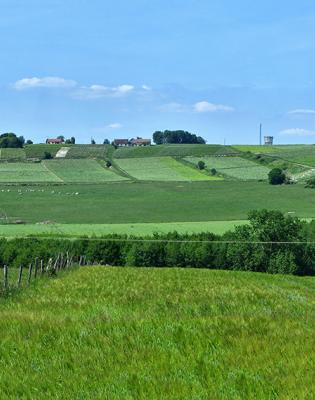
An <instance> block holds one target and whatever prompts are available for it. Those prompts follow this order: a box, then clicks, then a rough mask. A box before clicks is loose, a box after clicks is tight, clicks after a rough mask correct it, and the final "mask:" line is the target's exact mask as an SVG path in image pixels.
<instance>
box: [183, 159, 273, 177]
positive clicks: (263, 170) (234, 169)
mask: <svg viewBox="0 0 315 400" xmlns="http://www.w3.org/2000/svg"><path fill="white" fill-rule="evenodd" d="M184 159H185V160H186V161H188V162H190V163H192V164H194V165H197V163H198V161H200V160H202V161H204V163H205V164H206V168H207V169H208V170H210V169H211V168H215V169H216V170H217V171H218V172H220V173H222V174H224V175H225V176H227V177H231V178H235V179H239V180H243V181H247V180H259V179H265V180H266V179H267V178H268V172H269V168H267V167H264V166H261V165H258V164H256V163H255V162H253V161H250V160H245V159H244V158H241V157H235V156H233V157H185V158H184Z"/></svg>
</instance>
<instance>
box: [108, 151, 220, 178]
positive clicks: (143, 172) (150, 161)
mask: <svg viewBox="0 0 315 400" xmlns="http://www.w3.org/2000/svg"><path fill="white" fill-rule="evenodd" d="M116 163H117V165H118V166H119V168H121V169H122V170H123V171H125V172H127V173H128V174H129V175H131V176H133V177H134V178H136V179H138V180H148V181H178V182H180V181H206V180H218V179H220V178H217V177H212V176H210V175H207V174H205V173H202V172H200V171H199V170H197V169H196V168H190V167H189V166H186V165H183V164H182V163H180V162H178V161H176V160H175V159H174V158H172V157H152V158H149V157H147V158H125V159H117V160H116Z"/></svg>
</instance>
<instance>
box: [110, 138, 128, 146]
mask: <svg viewBox="0 0 315 400" xmlns="http://www.w3.org/2000/svg"><path fill="white" fill-rule="evenodd" d="M113 145H114V146H129V140H128V139H114V141H113Z"/></svg>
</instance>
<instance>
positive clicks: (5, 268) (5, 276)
mask: <svg viewBox="0 0 315 400" xmlns="http://www.w3.org/2000/svg"><path fill="white" fill-rule="evenodd" d="M8 287H9V283H8V266H7V265H4V266H3V289H4V290H7V289H8Z"/></svg>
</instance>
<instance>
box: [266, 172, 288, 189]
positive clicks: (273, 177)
mask: <svg viewBox="0 0 315 400" xmlns="http://www.w3.org/2000/svg"><path fill="white" fill-rule="evenodd" d="M268 179H269V183H270V184H271V185H282V184H283V183H284V182H285V179H286V177H285V174H284V172H283V171H282V169H280V168H273V169H272V170H271V171H270V172H269V174H268Z"/></svg>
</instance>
